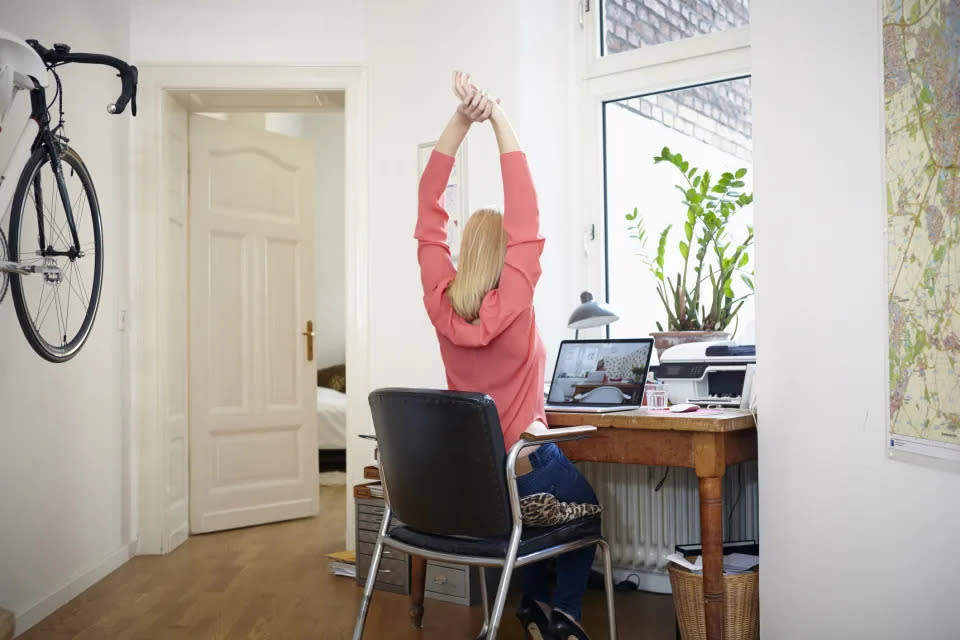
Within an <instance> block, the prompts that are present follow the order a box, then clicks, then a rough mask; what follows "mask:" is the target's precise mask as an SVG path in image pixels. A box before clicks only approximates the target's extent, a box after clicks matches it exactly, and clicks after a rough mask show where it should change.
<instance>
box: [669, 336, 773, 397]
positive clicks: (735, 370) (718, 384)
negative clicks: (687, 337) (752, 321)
mask: <svg viewBox="0 0 960 640" xmlns="http://www.w3.org/2000/svg"><path fill="white" fill-rule="evenodd" d="M756 363H757V347H756V346H755V345H752V344H751V345H739V344H737V343H736V342H730V341H719V342H689V343H687V344H678V345H677V346H675V347H670V348H669V349H667V350H666V351H664V352H663V355H662V356H661V357H660V365H659V366H658V367H657V368H656V377H657V380H658V381H659V382H662V383H663V384H664V385H665V386H666V388H667V397H668V398H669V399H670V402H671V403H673V404H677V403H681V402H689V403H692V404H699V405H701V406H721V407H739V406H740V404H741V402H740V400H741V396H742V394H743V386H744V379H745V377H746V373H747V365H749V364H753V365H755V364H756Z"/></svg>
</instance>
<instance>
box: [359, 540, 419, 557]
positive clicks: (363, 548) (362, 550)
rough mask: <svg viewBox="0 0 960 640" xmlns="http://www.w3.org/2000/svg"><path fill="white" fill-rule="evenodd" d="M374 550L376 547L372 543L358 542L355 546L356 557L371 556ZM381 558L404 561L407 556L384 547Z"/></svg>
mask: <svg viewBox="0 0 960 640" xmlns="http://www.w3.org/2000/svg"><path fill="white" fill-rule="evenodd" d="M376 548H377V545H376V544H374V543H372V542H360V543H358V544H357V555H358V556H372V555H373V550H374V549H376ZM383 557H384V558H389V559H391V560H406V559H407V554H405V553H404V552H403V551H397V550H396V549H391V548H390V547H388V546H386V545H384V547H383Z"/></svg>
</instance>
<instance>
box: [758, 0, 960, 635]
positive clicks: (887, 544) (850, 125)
mask: <svg viewBox="0 0 960 640" xmlns="http://www.w3.org/2000/svg"><path fill="white" fill-rule="evenodd" d="M879 7H880V3H879V2H876V1H875V0H856V1H853V2H845V3H838V2H833V1H831V0H811V1H809V2H803V3H786V2H777V1H775V0H754V1H753V2H752V3H751V11H752V14H753V17H752V22H753V24H752V34H753V60H754V77H753V105H754V122H755V128H754V142H755V147H754V165H755V167H756V203H755V212H756V218H757V227H756V228H757V250H758V255H757V257H758V263H757V275H758V287H759V290H758V295H757V321H758V324H757V330H758V331H757V339H758V349H759V352H760V354H761V358H762V369H761V374H760V378H759V384H760V390H759V393H760V398H761V407H760V426H759V473H760V527H761V530H762V534H763V568H762V574H763V576H762V579H761V582H760V589H761V593H760V602H761V608H760V615H761V629H762V634H763V637H764V638H768V639H770V640H786V639H791V638H797V639H806V638H876V639H884V638H889V639H891V640H894V639H896V640H900V639H902V638H925V639H926V638H930V639H946V638H956V637H957V634H958V631H957V629H958V628H960V607H957V605H956V585H957V578H956V573H957V569H958V568H960V562H958V560H957V554H956V552H955V547H956V540H957V531H958V530H960V510H958V509H957V505H956V496H957V495H958V489H960V476H957V475H956V474H951V473H946V472H942V471H935V470H932V469H930V468H927V467H923V466H917V465H913V464H907V463H903V462H898V461H892V460H889V459H887V458H886V457H885V452H884V430H885V421H886V417H887V412H888V409H887V407H888V398H887V389H886V373H885V365H884V353H885V351H886V349H887V307H886V278H885V275H884V274H885V264H884V252H885V250H886V245H885V244H884V242H883V239H882V236H881V233H882V231H883V229H884V226H885V223H886V218H885V208H884V202H883V199H882V197H883V190H884V189H883V150H884V146H883V145H884V142H883V124H882V109H883V94H882V91H881V82H882V68H881V32H880V18H879ZM801 176H803V179H802V180H801V179H799V178H800V177H801Z"/></svg>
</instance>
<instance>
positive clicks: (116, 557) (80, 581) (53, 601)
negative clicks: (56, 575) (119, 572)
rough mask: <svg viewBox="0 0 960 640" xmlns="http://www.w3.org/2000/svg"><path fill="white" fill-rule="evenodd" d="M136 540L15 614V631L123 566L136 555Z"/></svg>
mask: <svg viewBox="0 0 960 640" xmlns="http://www.w3.org/2000/svg"><path fill="white" fill-rule="evenodd" d="M136 550H137V541H136V540H133V541H131V542H129V543H128V544H125V545H123V546H122V547H120V548H119V549H117V550H116V551H114V552H113V553H110V554H108V555H107V556H106V557H105V558H104V559H103V560H101V561H100V562H98V563H97V564H96V565H95V566H93V567H91V568H90V569H87V570H86V571H82V572H81V573H80V574H79V575H77V576H76V577H75V578H73V579H72V580H70V581H69V582H68V583H67V584H65V585H64V586H63V587H61V588H59V589H57V590H56V591H54V592H53V593H51V594H50V595H48V596H46V597H45V598H41V600H40V601H39V602H37V603H36V604H35V605H33V606H32V607H30V608H29V609H28V610H27V611H25V612H23V613H21V614H18V615H17V626H16V629H17V633H16V635H17V636H19V635H21V634H22V633H24V632H26V631H27V630H28V629H30V628H31V627H33V626H34V625H36V624H37V623H38V622H40V621H41V620H43V619H44V618H46V617H47V616H49V615H50V614H51V613H53V612H54V611H56V610H57V609H59V608H60V607H62V606H63V605H65V604H67V603H68V602H70V601H71V600H73V599H74V598H76V597H77V596H78V595H80V594H81V593H83V592H84V591H86V590H87V589H89V588H90V587H92V586H93V585H94V584H96V583H97V582H99V581H100V580H102V579H103V578H104V577H106V576H107V574H109V573H110V572H111V571H114V570H115V569H117V568H119V567H121V566H123V565H124V564H125V563H126V562H127V561H128V560H129V559H130V558H132V557H133V556H134V555H136Z"/></svg>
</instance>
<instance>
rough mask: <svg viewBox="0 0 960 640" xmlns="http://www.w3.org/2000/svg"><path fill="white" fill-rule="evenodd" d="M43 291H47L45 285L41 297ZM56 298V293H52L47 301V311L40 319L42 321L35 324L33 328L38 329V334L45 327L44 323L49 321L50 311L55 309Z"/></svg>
mask: <svg viewBox="0 0 960 640" xmlns="http://www.w3.org/2000/svg"><path fill="white" fill-rule="evenodd" d="M43 289H46V286H45V285H44V286H43V288H42V289H41V293H40V295H41V296H42V295H43ZM51 289H52V287H51ZM54 298H56V292H51V294H50V298H49V299H48V300H47V310H46V311H44V312H43V317H42V318H38V319H39V320H40V321H39V322H35V323H33V326H34V327H35V328H36V330H37V333H40V327H42V326H43V325H44V323H45V322H46V321H47V316H48V315H50V309H52V308H53V301H54Z"/></svg>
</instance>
